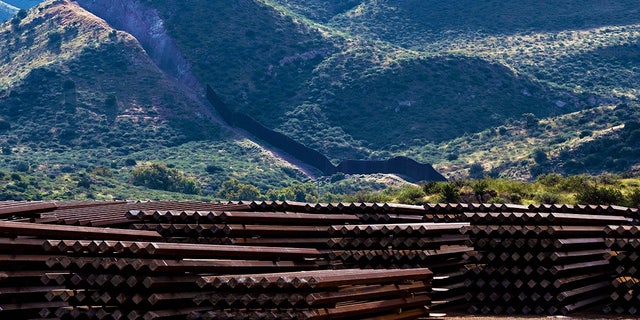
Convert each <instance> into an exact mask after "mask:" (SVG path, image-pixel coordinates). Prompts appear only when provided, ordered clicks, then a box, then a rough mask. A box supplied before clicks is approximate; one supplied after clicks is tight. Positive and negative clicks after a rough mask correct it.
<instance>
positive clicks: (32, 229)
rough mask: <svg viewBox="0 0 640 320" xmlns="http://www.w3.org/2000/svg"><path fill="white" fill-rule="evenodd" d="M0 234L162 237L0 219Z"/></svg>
mask: <svg viewBox="0 0 640 320" xmlns="http://www.w3.org/2000/svg"><path fill="white" fill-rule="evenodd" d="M0 234H6V235H10V236H37V237H49V238H55V237H61V238H67V239H68V238H75V239H83V238H84V239H100V240H114V239H117V240H134V239H135V240H155V239H161V238H162V237H161V236H160V235H159V234H158V233H157V232H150V231H137V230H123V229H111V228H95V227H79V226H64V225H40V224H35V223H20V222H4V221H0Z"/></svg>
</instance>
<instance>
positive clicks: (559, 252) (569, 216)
mask: <svg viewBox="0 0 640 320" xmlns="http://www.w3.org/2000/svg"><path fill="white" fill-rule="evenodd" d="M465 215H466V218H467V220H469V221H470V222H471V226H469V227H464V228H463V229H462V230H461V231H462V232H463V233H465V234H468V235H470V236H471V238H472V239H473V240H472V241H471V242H470V244H472V245H474V247H475V248H476V250H477V253H476V254H475V255H473V256H471V257H470V261H475V263H476V264H475V265H470V267H469V272H468V276H467V284H468V285H469V288H470V290H469V293H468V294H467V298H468V300H469V301H470V303H471V307H470V308H469V311H470V312H471V313H478V312H480V313H484V314H489V313H492V314H504V313H506V314H513V313H518V314H531V313H535V314H551V315H555V314H563V315H564V314H567V313H569V312H572V311H574V310H577V309H580V308H585V307H588V306H590V305H592V304H594V303H597V302H601V301H604V300H606V299H607V298H608V297H609V294H610V290H611V283H610V277H611V272H612V268H611V266H610V264H609V261H608V260H607V253H608V252H609V249H608V248H606V246H605V241H604V237H605V235H606V234H605V226H606V225H609V224H618V225H620V224H623V225H626V224H629V223H631V219H630V218H626V217H624V216H621V215H602V214H599V215H593V214H576V213H558V212H471V213H466V214H465Z"/></svg>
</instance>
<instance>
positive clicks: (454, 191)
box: [440, 182, 460, 203]
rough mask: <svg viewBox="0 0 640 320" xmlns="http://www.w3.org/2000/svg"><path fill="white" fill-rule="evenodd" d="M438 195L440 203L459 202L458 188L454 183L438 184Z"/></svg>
mask: <svg viewBox="0 0 640 320" xmlns="http://www.w3.org/2000/svg"><path fill="white" fill-rule="evenodd" d="M440 195H441V196H442V197H441V201H442V202H449V203H453V202H459V201H460V187H459V186H458V184H457V183H455V182H447V183H442V184H440Z"/></svg>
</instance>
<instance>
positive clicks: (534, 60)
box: [0, 0, 640, 197]
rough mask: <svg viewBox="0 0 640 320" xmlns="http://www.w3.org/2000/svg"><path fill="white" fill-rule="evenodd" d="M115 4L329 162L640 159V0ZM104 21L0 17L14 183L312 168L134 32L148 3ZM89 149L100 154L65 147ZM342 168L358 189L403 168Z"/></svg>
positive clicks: (71, 14) (516, 166) (0, 97)
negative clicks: (246, 126) (204, 92)
mask: <svg viewBox="0 0 640 320" xmlns="http://www.w3.org/2000/svg"><path fill="white" fill-rule="evenodd" d="M5 2H6V3H11V4H12V5H16V6H18V5H20V6H23V5H27V3H26V2H25V3H12V2H10V1H5ZM83 2H85V5H86V3H88V2H86V1H84V0H81V1H78V3H80V5H82V4H83ZM117 3H118V5H122V6H125V5H131V7H130V8H134V9H135V10H139V9H140V8H142V7H141V4H142V5H144V6H146V7H147V8H148V9H152V10H154V11H155V12H157V13H158V14H159V16H160V18H162V21H159V23H161V25H162V27H163V28H166V30H167V32H168V34H169V36H170V37H171V38H172V41H174V42H175V44H176V47H177V49H179V53H181V54H182V55H183V56H184V59H185V60H186V61H187V63H188V71H189V72H191V73H193V74H194V75H195V77H196V78H197V80H198V81H199V84H198V85H200V86H201V87H204V86H205V85H207V84H208V85H211V87H212V88H214V90H215V91H216V92H217V93H218V95H219V96H220V97H221V98H222V100H223V101H224V102H225V103H226V104H227V105H228V106H229V107H230V108H231V109H233V110H235V111H239V112H243V113H246V114H248V115H250V116H251V117H253V118H255V119H256V120H258V121H259V122H260V123H262V124H263V125H265V126H267V127H269V128H272V129H274V130H277V131H280V132H282V133H285V134H287V135H288V136H290V137H291V138H293V139H295V140H297V141H298V142H301V143H303V144H304V145H306V146H309V147H311V148H314V149H315V150H318V151H320V152H321V153H323V154H325V155H326V156H328V157H329V158H330V159H331V160H332V161H333V162H335V163H337V162H339V161H340V160H343V159H387V158H390V157H393V156H399V155H403V156H409V157H411V158H413V159H415V160H418V161H422V162H429V163H433V164H434V165H435V167H436V168H437V169H439V171H440V172H442V173H443V174H444V175H445V176H447V177H450V178H456V179H457V178H467V177H470V176H471V177H474V176H475V177H481V176H483V175H489V176H492V177H505V178H513V179H535V178H536V177H537V176H539V175H541V174H544V173H548V172H556V173H560V174H579V173H591V174H602V173H604V172H634V171H636V170H638V169H639V168H640V163H639V162H638V160H637V154H638V152H639V150H640V146H638V144H637V141H638V139H636V138H637V131H638V128H637V123H638V122H640V111H639V110H640V104H639V102H638V94H639V91H638V90H639V87H638V83H639V81H638V80H640V79H639V78H640V69H639V63H640V59H639V56H638V49H639V48H640V47H639V46H640V21H638V19H639V18H638V17H639V16H640V15H638V10H640V8H639V7H638V6H637V3H635V2H633V1H619V2H616V3H614V4H612V3H603V2H601V1H586V2H585V1H563V2H562V3H557V2H551V1H539V2H535V3H520V2H509V1H497V0H496V1H489V2H478V1H466V0H465V1H454V2H451V1H450V2H445V1H431V0H420V1H417V0H411V1H397V0H376V1H373V0H334V1H319V0H311V1H301V0H233V1H217V0H215V1H208V0H193V1H176V0H157V1H151V0H145V1H140V2H136V3H129V2H128V0H118V1H117ZM114 8H115V5H114ZM103 10H110V8H109V6H108V5H107V6H103ZM132 10H133V9H132ZM98 15H99V14H98ZM109 19H121V20H122V21H117V22H118V23H117V24H118V25H119V26H122V28H123V29H125V30H119V31H117V30H114V29H113V28H112V25H109V23H111V22H110V21H109ZM109 19H106V20H107V22H105V21H104V20H102V19H99V17H95V16H94V15H93V14H91V13H89V12H87V11H84V10H83V9H81V8H79V7H77V6H76V4H75V2H70V1H66V0H57V1H48V2H46V3H45V4H43V5H41V6H40V7H38V8H36V9H34V10H32V11H30V12H29V15H28V16H27V17H20V18H19V19H14V20H13V21H7V22H5V23H4V24H3V25H2V27H1V29H0V44H1V45H0V56H1V57H3V60H2V61H0V111H1V112H0V117H1V118H0V129H1V130H3V135H2V136H0V145H1V146H2V148H3V152H4V153H5V154H4V155H3V157H4V158H2V161H4V166H3V167H2V170H4V171H5V172H6V173H7V176H6V177H9V178H6V179H5V180H4V181H10V182H11V183H14V182H15V181H13V180H11V178H10V175H11V172H13V171H15V170H14V169H15V168H22V169H24V167H25V166H24V162H29V163H27V164H28V166H27V167H28V168H27V169H28V170H27V171H26V172H25V173H26V174H27V176H30V175H38V174H40V175H41V176H42V177H41V178H42V179H44V180H43V181H47V182H46V183H44V184H43V185H47V186H48V187H47V188H49V186H50V187H51V188H57V189H56V190H59V189H60V188H59V187H54V186H56V185H59V183H60V181H58V180H57V179H59V178H57V177H54V176H55V174H57V173H58V172H59V171H60V168H65V169H64V170H63V171H65V172H67V173H68V174H70V175H72V176H73V177H72V180H73V179H76V180H78V179H80V175H81V174H83V175H89V176H91V175H93V174H94V173H92V172H94V171H93V170H94V169H95V168H97V167H107V168H109V170H110V171H112V173H113V176H112V177H111V178H109V179H113V180H110V181H112V182H109V183H106V182H101V183H102V185H100V184H98V185H100V188H99V189H100V190H103V191H100V193H101V194H108V195H110V196H114V194H118V193H121V192H120V191H121V190H124V189H125V188H126V187H127V186H131V184H132V180H131V179H130V178H131V173H132V172H133V170H134V169H136V168H138V170H147V169H149V168H152V167H148V166H147V167H145V166H146V165H147V162H161V163H167V165H169V169H178V170H180V172H182V173H184V174H185V177H186V178H188V179H194V181H196V182H197V183H198V185H199V186H200V189H201V191H202V192H200V193H199V194H198V195H196V196H208V197H215V196H219V195H220V190H221V187H220V185H221V184H222V182H224V181H229V179H231V178H236V179H238V180H239V181H240V182H241V183H245V184H249V183H251V184H254V185H256V186H257V187H258V189H259V191H260V192H261V193H262V194H263V195H266V194H267V193H268V192H269V190H272V195H273V194H275V193H277V192H280V191H282V190H280V191H277V192H276V191H273V190H276V189H278V188H282V187H285V186H286V185H288V184H290V183H293V182H298V183H305V182H309V181H311V179H313V178H315V177H310V176H309V175H306V176H305V175H304V174H303V173H302V171H301V169H300V168H296V167H295V165H292V164H290V163H287V162H286V161H284V160H282V158H280V159H279V157H280V155H277V156H276V155H274V154H273V153H271V152H269V151H267V150H268V149H269V146H258V145H257V144H254V143H255V142H249V141H248V140H245V138H244V137H241V136H240V135H238V133H237V132H234V131H231V130H230V129H229V128H226V127H225V126H224V125H221V124H220V123H218V122H216V121H212V120H215V119H212V118H211V117H210V116H209V114H211V112H212V110H211V109H210V108H211V107H210V106H209V105H207V104H206V103H205V104H203V101H204V100H203V99H202V97H200V96H198V92H195V93H193V92H191V91H189V92H186V91H185V88H184V86H185V84H183V83H179V82H178V81H176V80H175V79H173V77H172V76H171V75H168V74H166V73H165V72H163V70H165V69H161V68H159V67H158V66H157V65H156V64H155V63H154V62H153V61H152V59H151V58H150V57H149V56H148V55H147V52H148V51H147V50H145V49H144V48H142V46H141V45H140V43H145V45H148V43H149V41H152V40H153V39H155V38H154V36H156V35H154V34H146V35H141V36H142V37H144V38H145V39H144V41H143V39H142V38H140V39H136V38H135V37H133V36H131V34H130V32H128V31H129V30H126V29H127V28H138V29H139V30H138V31H140V25H141V24H144V23H145V21H144V17H138V16H136V13H135V12H128V13H127V14H126V15H121V16H119V18H118V16H117V15H116V18H114V17H113V16H111V17H110V18H109ZM112 22H113V21H112ZM149 32H151V33H152V32H153V30H151V31H149ZM137 36H138V35H137ZM169 58H171V57H169ZM165 61H176V60H171V59H167V60H165ZM174 69H180V68H174ZM192 89H197V88H192ZM196 91H197V90H196ZM214 114H215V112H214ZM256 142H257V143H262V142H260V141H256ZM265 148H266V149H265ZM87 150H89V151H87ZM159 150H162V152H160V151H159ZM276 151H277V150H276ZM181 152H183V153H187V154H192V155H193V156H190V157H187V156H180V153H181ZM51 154H55V155H57V156H55V157H53V156H50V155H51ZM82 154H87V155H90V156H89V158H87V159H86V161H77V160H71V159H78V157H79V155H82ZM169 155H171V156H169ZM47 158H49V159H57V160H55V161H54V160H46V159H47ZM126 163H128V165H127V164H126ZM136 166H137V167H136ZM140 166H142V167H140ZM34 168H55V169H45V170H43V171H42V173H41V172H40V171H39V170H37V169H35V170H34ZM98 171H100V170H98ZM212 172H213V173H212ZM47 174H48V176H47ZM49 176H50V177H49ZM98 176H99V175H97V176H96V175H94V176H92V177H93V178H94V179H95V181H102V180H101V179H102V178H98ZM343 178H345V177H343V176H338V177H337V178H334V177H327V178H325V179H324V180H326V181H325V182H327V183H328V184H329V186H327V187H326V188H327V189H328V190H333V191H335V192H333V191H331V192H330V193H336V194H337V193H346V192H347V191H345V190H346V189H347V188H346V186H345V182H344V181H343V180H342V179H343ZM25 179H26V180H28V179H29V178H27V177H26V176H25ZM33 179H34V180H29V181H35V180H37V178H33ZM346 179H347V180H346V181H349V182H353V183H354V184H356V185H357V186H356V187H355V188H354V189H351V190H350V191H353V192H355V191H357V189H358V188H360V187H362V188H371V189H375V188H380V187H382V186H384V185H385V182H384V181H387V182H388V181H390V180H389V179H390V178H389V177H388V176H379V177H375V178H374V179H373V181H374V182H371V181H369V180H367V178H366V177H346ZM349 179H351V180H349ZM76 180H73V181H76ZM320 180H322V179H320ZM324 180H322V181H324ZM365 180H366V181H365ZM78 181H80V180H78ZM331 181H333V182H331ZM356 181H362V182H361V183H360V182H356ZM394 181H395V180H394ZM234 183H235V182H234ZM334 183H335V188H336V189H332V188H333V187H332V186H333V184H334ZM394 183H395V182H394ZM110 184H112V185H113V186H112V187H105V186H106V185H110ZM9 185H11V184H9ZM139 187H140V186H136V187H135V188H139ZM97 190H98V189H95V190H94V191H93V193H94V196H95V193H97ZM119 190H120V191H119ZM289 191H291V190H289ZM34 192H35V191H34ZM74 192H75V191H74ZM82 192H84V194H85V195H86V194H87V193H86V192H85V191H82ZM274 192H275V193H274ZM282 192H284V191H282ZM287 192H288V191H287ZM44 193H46V192H44ZM44 193H43V192H40V194H41V195H42V194H44ZM34 194H37V192H35V193H34ZM63 194H64V193H63ZM72 194H73V192H72Z"/></svg>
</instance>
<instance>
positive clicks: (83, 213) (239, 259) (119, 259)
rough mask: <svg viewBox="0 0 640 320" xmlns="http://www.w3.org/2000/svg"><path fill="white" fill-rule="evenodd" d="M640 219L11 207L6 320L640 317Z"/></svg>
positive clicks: (270, 206) (1, 230)
mask: <svg viewBox="0 0 640 320" xmlns="http://www.w3.org/2000/svg"><path fill="white" fill-rule="evenodd" d="M3 209H6V215H1V213H2V212H3V211H2V210H3ZM11 210H12V211H11ZM637 214H638V212H637V209H633V208H624V207H616V206H582V205H540V206H522V205H507V204H429V205H425V206H410V205H396V204H384V203H324V204H309V203H299V202H287V201H263V202H243V203H238V202H230V203H205V202H174V201H161V202H127V201H117V202H116V201H114V202H88V201H75V202H39V203H5V204H3V205H0V219H4V220H5V221H4V222H2V223H4V224H0V307H2V308H4V310H5V311H0V318H2V319H4V318H5V317H8V318H11V319H14V318H15V319H131V320H139V319H218V318H223V319H231V318H233V319H239V318H242V319H249V318H255V319H276V318H280V319H329V318H331V319H353V318H358V319H380V320H382V319H424V318H429V317H430V316H429V312H431V311H432V310H447V309H458V310H459V309H460V308H463V309H467V310H468V311H470V312H474V313H487V314H502V313H516V314H523V313H524V314H530V313H540V314H567V313H570V312H573V311H575V310H579V309H581V308H586V307H591V306H593V305H598V304H599V305H600V306H601V307H602V306H604V307H602V308H601V309H602V310H603V311H606V312H616V313H626V314H632V315H633V314H636V313H637V312H640V311H639V310H637V308H638V307H637V303H636V302H637V301H640V300H638V299H639V298H638V297H637V295H636V292H640V290H639V289H638V288H637V286H638V278H640V275H638V272H639V271H638V269H640V267H638V266H637V264H638V262H639V261H638V260H640V254H639V253H638V248H640V236H639V235H640V229H638V228H637V227H636V226H634V224H635V223H636V222H637V221H636V220H633V219H634V218H637ZM18 221H20V222H18ZM92 226H93V227H92ZM106 227H109V228H106ZM303 274H306V276H302V275H303ZM205 279H206V280H205ZM206 281H210V282H206ZM214 282H215V283H216V285H213V283H214ZM3 289H4V291H2V290H3ZM16 299H20V301H17V300H16ZM634 303H636V304H634Z"/></svg>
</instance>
